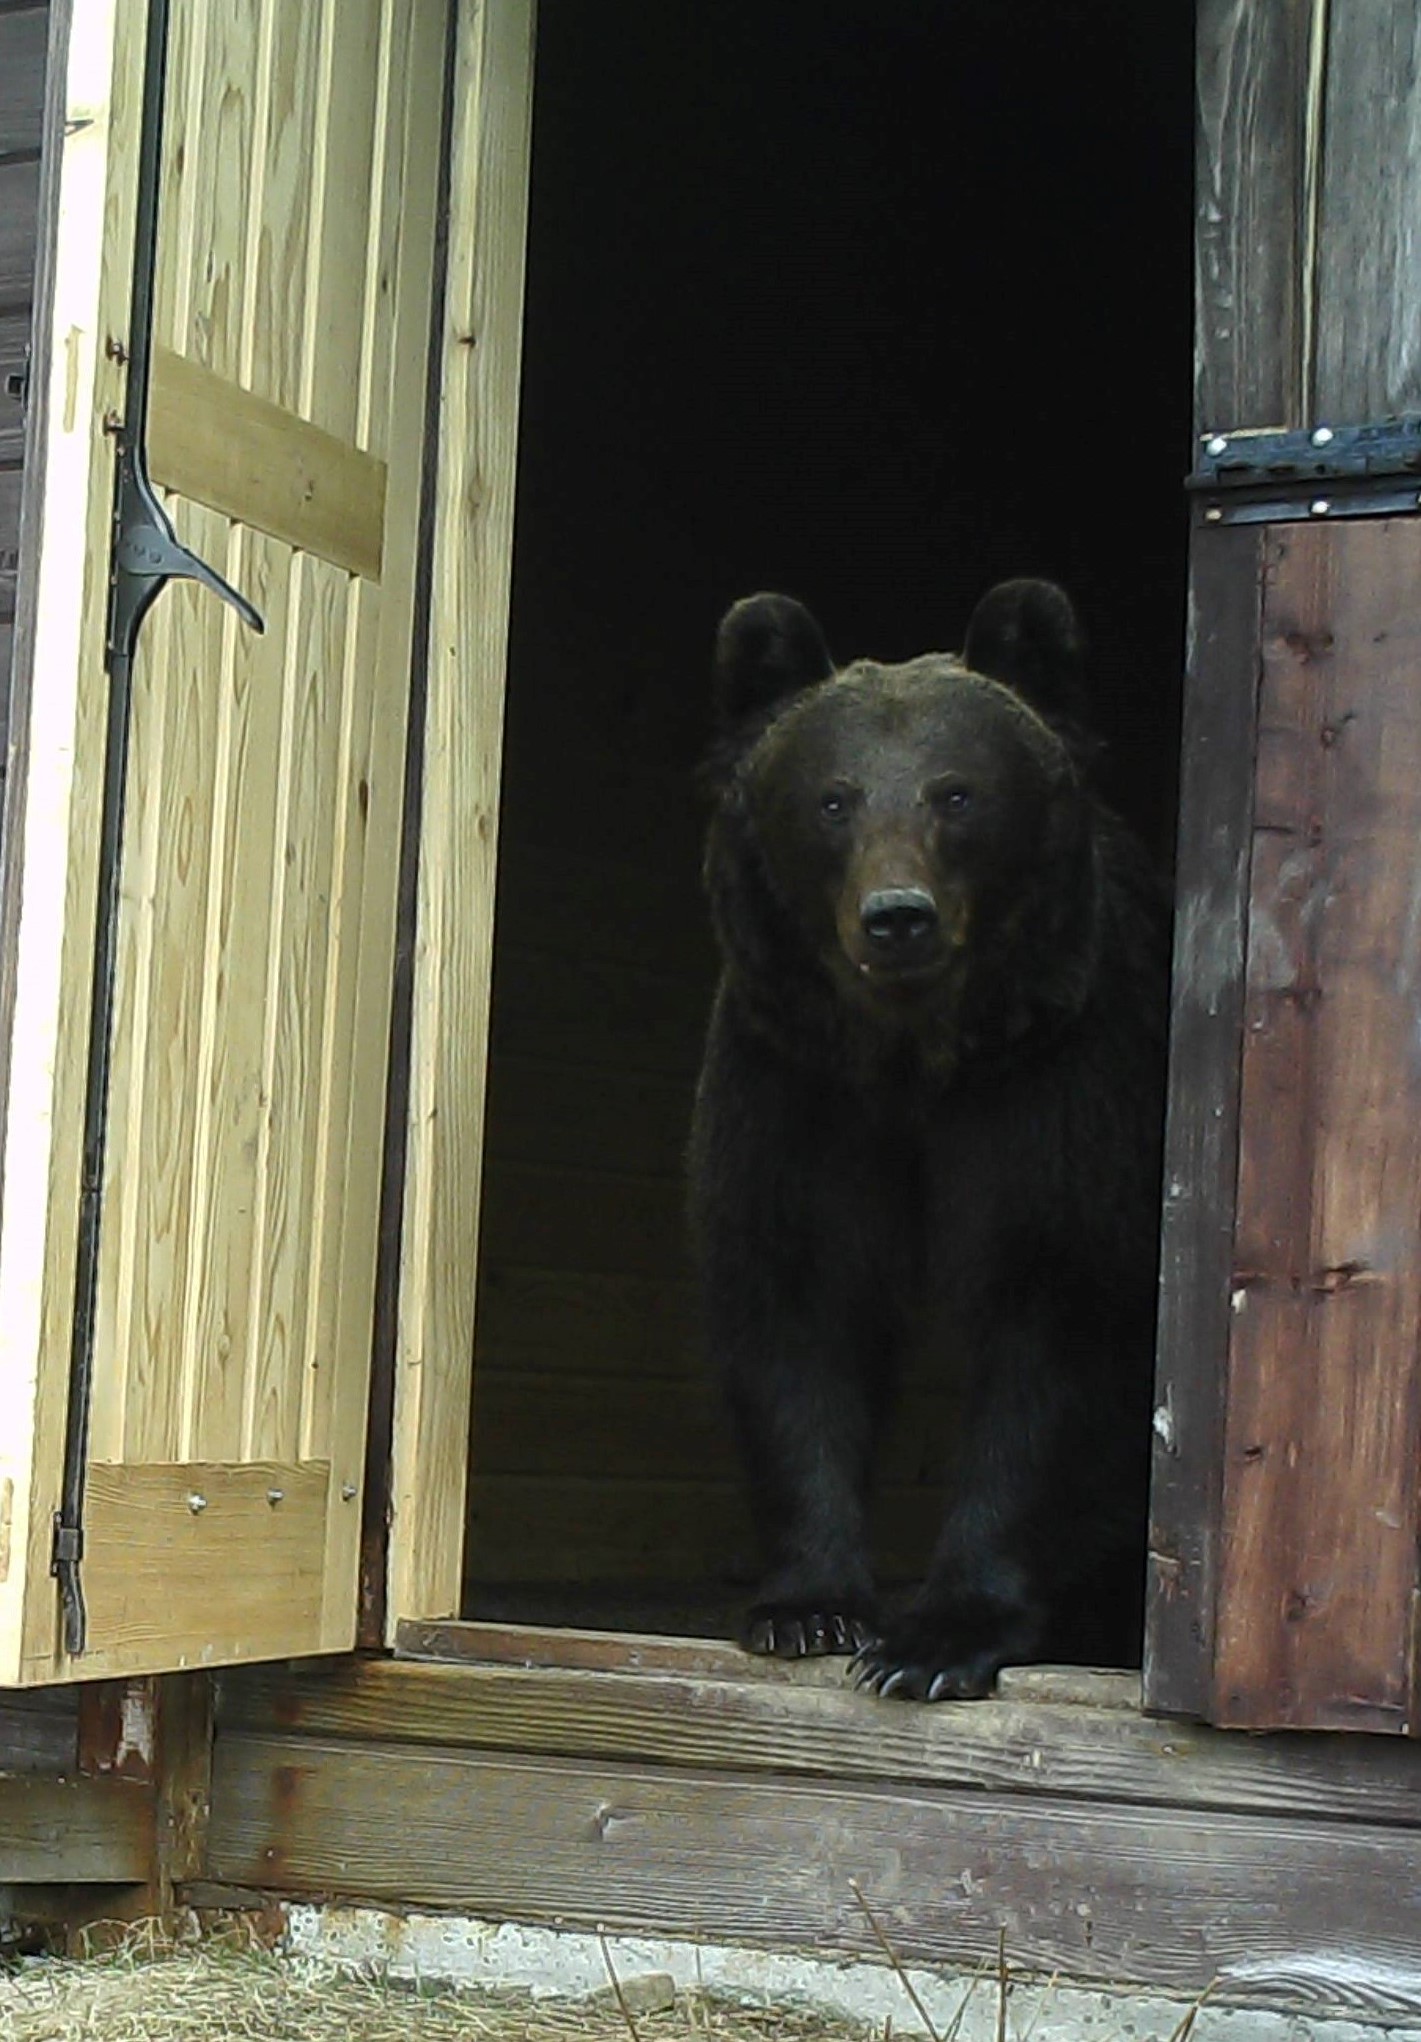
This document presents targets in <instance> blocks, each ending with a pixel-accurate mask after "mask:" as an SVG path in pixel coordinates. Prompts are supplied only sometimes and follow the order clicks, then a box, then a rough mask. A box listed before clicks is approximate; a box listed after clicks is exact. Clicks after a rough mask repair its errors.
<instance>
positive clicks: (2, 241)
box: [0, 156, 40, 308]
mask: <svg viewBox="0 0 1421 2042" xmlns="http://www.w3.org/2000/svg"><path fill="white" fill-rule="evenodd" d="M39 177H40V173H39V163H38V161H37V160H36V159H35V158H34V157H30V158H28V159H27V158H25V157H23V156H22V157H21V158H20V159H19V160H18V161H12V162H4V163H0V305H3V306H5V307H7V308H8V307H12V306H15V305H24V304H27V303H28V302H29V300H30V298H31V297H32V296H33V294H34V283H35V260H36V250H37V247H38V237H39Z"/></svg>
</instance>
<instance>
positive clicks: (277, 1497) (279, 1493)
mask: <svg viewBox="0 0 1421 2042" xmlns="http://www.w3.org/2000/svg"><path fill="white" fill-rule="evenodd" d="M285 1495H286V1491H285V1490H284V1489H268V1490H267V1492H266V1500H267V1502H268V1503H269V1504H270V1505H271V1507H272V1509H273V1510H275V1508H276V1506H277V1504H278V1503H280V1502H281V1501H282V1499H283V1498H284V1497H285Z"/></svg>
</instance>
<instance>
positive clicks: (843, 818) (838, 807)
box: [819, 787, 854, 822]
mask: <svg viewBox="0 0 1421 2042" xmlns="http://www.w3.org/2000/svg"><path fill="white" fill-rule="evenodd" d="M853 806H854V797H853V790H852V789H851V788H848V787H830V788H827V789H826V790H825V792H824V793H823V794H821V795H820V797H819V813H820V814H821V815H822V816H823V818H824V820H825V821H826V822H847V821H848V819H849V817H850V815H851V814H852V813H853Z"/></svg>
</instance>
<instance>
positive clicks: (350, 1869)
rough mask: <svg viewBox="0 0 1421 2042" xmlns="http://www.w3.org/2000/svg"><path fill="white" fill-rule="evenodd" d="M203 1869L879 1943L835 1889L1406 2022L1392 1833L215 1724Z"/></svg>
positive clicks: (1400, 1882)
mask: <svg viewBox="0 0 1421 2042" xmlns="http://www.w3.org/2000/svg"><path fill="white" fill-rule="evenodd" d="M904 1713H905V1716H906V1715H907V1713H908V1712H907V1711H906V1710H905V1712H904ZM208 1876H209V1877H210V1878H211V1879H213V1880H215V1881H216V1882H218V1883H219V1884H225V1885H233V1886H243V1887H251V1888H259V1889H268V1890H270V1889H275V1890H279V1891H283V1892H287V1893H291V1894H300V1893H320V1894H325V1895H332V1896H341V1897H350V1898H359V1899H368V1900H372V1901H375V1902H381V1903H398V1904H401V1905H407V1906H416V1907H419V1906H427V1907H451V1908H460V1909H468V1910H470V1911H472V1912H475V1913H478V1914H482V1915H488V1916H492V1917H495V1918H502V1919H509V1920H515V1921H525V1922H529V1921H532V1922H537V1921H554V1920H555V1921H558V1922H561V1923H565V1924H567V1925H568V1926H584V1927H588V1928H592V1927H596V1926H599V1925H602V1926H605V1927H607V1928H610V1929H615V1930H618V1931H624V1932H642V1933H646V1934H651V1935H676V1936H689V1935H697V1936H711V1937H716V1938H723V1939H725V1940H727V1941H738V1942H748V1943H754V1944H759V1945H763V1946H768V1947H770V1948H777V1949H804V1948H809V1949H818V1950H820V1951H824V1952H829V1953H843V1954H846V1955H870V1954H871V1955H881V1947H880V1945H879V1943H878V1940H877V1937H876V1935H875V1931H874V1929H873V1927H872V1926H871V1924H870V1923H869V1921H868V1920H867V1919H866V1918H865V1913H864V1910H863V1907H862V1904H861V1902H860V1900H859V1898H858V1897H857V1895H856V1893H855V1890H854V1889H855V1884H856V1885H857V1887H858V1889H859V1891H860V1892H861V1893H862V1895H863V1896H864V1897H865V1898H866V1899H867V1901H868V1903H869V1905H870V1907H871V1908H872V1909H873V1912H874V1915H875V1917H876V1919H877V1921H878V1923H879V1924H880V1925H881V1927H882V1929H883V1931H884V1933H885V1934H886V1935H887V1936H888V1937H889V1938H891V1940H892V1943H893V1946H894V1948H895V1950H896V1951H897V1952H898V1954H899V1955H900V1956H901V1957H902V1958H903V1959H904V1960H912V1961H914V1962H924V1963H943V1964H962V1963H968V1964H975V1963H980V1962H982V1961H983V1960H990V1959H994V1958H995V1955H996V1952H997V1948H998V1937H999V1934H1000V1932H1001V1931H1002V1930H1003V1929H1005V1931H1006V1934H1007V1947H1008V1954H1009V1956H1010V1958H1011V1960H1012V1961H1013V1962H1014V1963H1016V1964H1018V1965H1021V1966H1024V1967H1027V1968H1029V1969H1032V1970H1040V1971H1059V1972H1060V1973H1062V1974H1064V1975H1066V1976H1070V1977H1074V1978H1082V1979H1102V1980H1106V1979H1108V1980H1110V1981H1111V1982H1113V1983H1114V1984H1116V1985H1117V1986H1124V1987H1131V1986H1133V1987H1141V1986H1144V1985H1150V1986H1153V1987H1155V1988H1157V1989H1165V1990H1177V1991H1182V1992H1189V1993H1193V1992H1199V1991H1202V1990H1203V1989H1204V1988H1205V1987H1206V1986H1210V1985H1214V1986H1215V1987H1216V1989H1218V1990H1221V1992H1222V1994H1223V1995H1225V1996H1227V1995H1228V1994H1230V1993H1231V1992H1232V1991H1234V1990H1238V1991H1240V1992H1242V1993H1244V1994H1257V1995H1258V1996H1260V1997H1267V1998H1269V1999H1270V2000H1273V2001H1276V2000H1277V1999H1278V1998H1280V1997H1287V1998H1290V1999H1293V2000H1295V2001H1297V2002H1300V2003H1303V2004H1309V2003H1310V2004H1314V2005H1319V2004H1321V2005H1329V2006H1335V2005H1336V2004H1337V2003H1338V2001H1339V1998H1341V1999H1342V2000H1343V2001H1345V2002H1346V2003H1348V2004H1350V2005H1352V2006H1354V2007H1358V2008H1362V2007H1365V2008H1366V2009H1367V2010H1369V2011H1383V2010H1385V2011H1387V2012H1389V2013H1390V2014H1391V2016H1392V2017H1393V2018H1400V2017H1403V2012H1404V2013H1405V2014H1409V2015H1410V2016H1412V2017H1414V2016H1415V2015H1416V2014H1417V2013H1421V1988H1418V1989H1416V1990H1414V1991H1413V1990H1412V1989H1411V1987H1410V1986H1409V1985H1408V1983H1407V1981H1409V1980H1414V1979H1415V1978H1416V1968H1415V1944H1414V1932H1413V1931H1414V1924H1413V1915H1414V1907H1413V1906H1412V1904H1411V1903H1412V1901H1413V1899H1414V1896H1415V1894H1416V1893H1417V1891H1418V1888H1421V1834H1418V1833H1417V1832H1415V1831H1408V1830H1401V1829H1384V1828H1375V1827H1370V1826H1363V1825H1345V1824H1340V1823H1332V1824H1328V1823H1321V1822H1316V1821H1284V1820H1278V1819H1276V1818H1266V1817H1257V1816H1239V1815H1232V1814H1220V1813H1216V1812H1211V1811H1203V1810H1198V1809H1187V1810H1185V1809H1176V1810H1173V1811H1171V1812H1170V1813H1169V1815H1168V1816H1165V1815H1163V1814H1162V1813H1161V1811H1160V1810H1159V1809H1158V1808H1131V1807H1124V1806H1107V1807H1102V1806H1098V1805H1092V1804H1091V1803H1088V1802H1084V1801H1080V1800H1067V1799H1064V1798H1060V1797H1051V1796H1046V1795H1040V1796H1036V1795H1026V1794H1022V1793H1020V1792H1018V1793H1010V1794H1003V1793H996V1792H967V1791H960V1790H959V1791H955V1792H954V1791H948V1790H934V1789H929V1788H916V1789H914V1788H909V1787H896V1788H892V1789H888V1788H883V1787H857V1788H855V1787H851V1786H847V1785H843V1784H838V1783H835V1784H829V1783H827V1782H810V1781H804V1780H786V1779H777V1780H775V1781H774V1783H773V1785H770V1784H768V1783H767V1782H766V1781H765V1780H763V1779H759V1778H755V1779H746V1778H737V1777H733V1776H729V1775H724V1774H706V1773H701V1774H694V1773H687V1772H685V1771H681V1770H675V1769H671V1768H651V1767H645V1766H634V1765H629V1764H625V1763H618V1762H616V1761H605V1762H590V1761H585V1760H574V1759H563V1760H546V1761H539V1760H530V1759H524V1758H510V1757H506V1756H483V1755H474V1754H469V1753H463V1752H453V1751H449V1750H447V1749H438V1748H430V1747H419V1748H412V1747H401V1746H391V1745H376V1746H360V1745H352V1744H337V1743H332V1742H328V1741H324V1740H317V1739H312V1738H299V1737H293V1736H290V1735H289V1734H288V1735H253V1734H244V1733H239V1732H232V1731H228V1732H224V1733H221V1734H219V1737H218V1743H217V1757H216V1771H215V1776H214V1786H213V1819H212V1830H211V1836H210V1848H209V1855H208ZM1338 1951H1345V1952H1346V1976H1345V1978H1343V1977H1342V1975H1341V1973H1340V1970H1339V1966H1338V1963H1337V1956H1336V1953H1337V1952H1338ZM1398 1981H1400V1983H1398ZM1399 1998H1400V1999H1401V2001H1403V2002H1404V2008H1403V2007H1399V2006H1398V1999H1399Z"/></svg>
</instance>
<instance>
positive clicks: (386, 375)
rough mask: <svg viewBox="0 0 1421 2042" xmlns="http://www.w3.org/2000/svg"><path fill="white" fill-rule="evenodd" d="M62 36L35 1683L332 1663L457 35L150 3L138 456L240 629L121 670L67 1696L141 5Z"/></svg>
mask: <svg viewBox="0 0 1421 2042" xmlns="http://www.w3.org/2000/svg"><path fill="white" fill-rule="evenodd" d="M70 12H71V15H72V20H71V23H70V33H69V37H68V47H67V51H63V52H61V57H62V63H61V68H60V75H59V76H58V77H57V79H56V82H55V86H54V92H55V95H56V105H55V107H53V108H52V112H55V111H57V112H58V115H59V118H60V119H61V120H62V123H63V126H62V133H63V142H62V147H60V146H58V145H57V156H56V161H55V163H54V164H53V166H52V174H53V176H54V177H55V179H56V180H57V182H56V187H55V189H54V192H53V208H52V226H53V246H52V249H51V251H50V261H51V275H50V280H49V283H48V286H47V297H46V306H45V311H44V318H45V321H46V325H45V329H44V330H43V331H42V332H41V334H40V354H39V363H38V367H37V374H38V375H41V376H42V377H43V379H44V389H43V393H42V400H41V401H42V405H43V435H42V436H43V442H44V446H43V451H44V457H45V459H44V468H43V483H42V487H43V490H44V499H43V531H42V535H41V536H40V539H39V542H38V547H37V561H36V565H35V590H34V605H33V640H34V657H33V673H34V675H35V677H36V678H35V683H34V687H33V700H32V703H31V707H30V716H29V726H28V764H27V772H26V783H27V785H26V800H25V802H24V804H23V813H22V814H21V813H19V812H18V809H17V811H16V821H15V826H16V828H17V829H18V830H21V831H22V833H23V834H22V838H21V839H20V840H19V841H20V843H21V844H22V848H21V849H19V850H18V851H17V853H16V861H15V862H16V863H17V864H18V868H19V869H18V877H19V885H20V889H21V891H20V897H19V900H20V904H19V908H18V912H17V918H16V924H17V925H16V929H15V932H14V939H13V947H12V969H13V972H14V982H13V997H14V1016H13V1022H12V1034H11V1060H10V1094H9V1113H8V1116H7V1123H6V1144H5V1158H4V1160H5V1180H4V1187H3V1189H4V1205H3V1216H0V1681H9V1682H20V1683H25V1682H36V1681H43V1680H51V1679H65V1678H71V1679H72V1678H74V1677H76V1676H77V1675H84V1676H88V1675H96V1674H114V1673H119V1672H132V1671H153V1670H158V1669H162V1668H169V1667H178V1666H184V1665H192V1664H218V1663H222V1662H230V1661H235V1660H239V1659H250V1658H270V1657H274V1656H277V1655H284V1654H295V1653H305V1652H313V1651H318V1650H331V1649H336V1648H340V1647H344V1646H348V1645H349V1644H350V1643H351V1642H352V1639H353V1634H354V1626H355V1615H356V1570H357V1559H358V1545H359V1530H360V1515H361V1485H362V1475H363V1469H362V1461H363V1453H364V1435H365V1421H366V1405H367V1397H368V1379H369V1361H370V1345H371V1323H372V1312H373V1290H374V1272H375V1262H376V1236H377V1224H378V1216H379V1198H380V1167H381V1148H382V1128H383V1113H384V1097H385V1067H386V1058H387V1053H388V1026H389V1008H390V997H391V984H392V975H393V957H394V939H395V907H396V877H397V868H398V863H399V840H400V816H401V791H402V779H403V771H404V751H405V728H406V714H407V707H408V701H409V690H410V674H411V630H412V620H413V610H414V581H415V566H416V549H417V531H418V524H419V492H420V475H421V463H422V458H423V441H424V412H425V391H426V381H427V364H428V357H429V340H430V312H431V292H432V274H433V258H434V239H435V214H436V204H437V185H438V173H439V153H440V128H441V107H442V104H443V72H444V61H445V52H446V40H447V27H448V0H302V4H300V5H292V4H291V0H183V4H181V5H178V6H175V7H174V8H173V11H172V22H171V28H170V32H169V43H168V57H167V95H166V98H167V111H166V121H165V132H164V148H163V170H162V180H161V196H160V208H159V224H158V246H157V272H156V274H157V282H156V313H155V323H154V336H153V337H154V368H153V386H152V397H151V407H150V423H149V436H148V437H149V451H150V464H151V468H152V473H153V477H154V480H155V482H156V483H157V484H158V485H160V487H161V489H162V491H163V493H164V495H165V497H166V501H167V507H168V510H169V513H170V515H171V516H172V518H173V520H174V523H175V525H176V527H177V531H178V534H179V536H180V538H182V539H183V540H184V541H185V542H186V543H187V544H189V545H190V546H191V547H192V548H193V549H194V550H195V551H196V552H198V553H199V554H201V555H202V556H203V557H205V558H206V559H207V560H209V561H210V562H211V563H212V564H213V565H214V566H216V567H217V568H218V569H219V570H220V571H221V572H223V573H224V574H225V575H226V576H227V577H228V579H229V580H230V581H232V582H233V583H234V584H235V585H236V586H238V587H239V588H241V589H242V590H243V591H244V592H246V593H247V594H248V595H249V596H250V598H251V599H252V601H253V602H255V604H256V605H257V607H258V608H259V609H260V610H261V611H262V613H263V615H264V616H265V619H266V631H265V634H264V635H262V636H257V635H255V634H253V633H251V632H249V631H248V630H247V629H246V628H245V626H243V624H242V623H241V622H240V621H239V620H238V618H237V617H236V616H235V615H234V614H233V613H232V612H231V611H230V610H228V609H226V608H225V607H223V606H222V605H220V604H219V603H218V602H217V601H215V600H214V598H213V597H212V596H211V595H210V594H208V593H206V592H205V591H203V590H202V589H200V588H195V587H193V586H192V585H190V584H175V585H173V586H172V587H170V588H168V589H167V590H165V591H164V593H163V594H162V595H161V596H160V597H159V599H158V602H157V604H156V606H155V608H154V609H153V611H152V612H151V613H150V615H149V617H148V619H147V621H146V622H145V624H144V626H143V631H142V635H141V638H140V641H139V655H138V659H137V663H136V669H135V682H134V703H133V722H132V739H131V753H130V761H129V773H128V798H127V816H126V824H125V835H124V842H123V866H122V874H123V877H122V900H121V909H120V922H119V935H118V966H117V984H116V1010H115V1025H114V1030H113V1043H114V1053H113V1070H112V1084H111V1095H110V1107H109V1114H108V1121H107V1156H106V1168H105V1175H104V1186H103V1201H102V1233H101V1248H100V1277H99V1300H98V1317H97V1342H96V1373H95V1379H94V1392H93V1409H92V1426H91V1432H90V1443H89V1457H88V1470H87V1500H86V1508H85V1519H86V1551H85V1559H84V1563H83V1567H84V1584H85V1592H86V1599H87V1604H88V1613H89V1643H88V1650H87V1652H86V1654H85V1656H84V1657H83V1659H82V1660H81V1661H78V1662H75V1661H71V1660H68V1659H66V1657H65V1655H64V1651H63V1648H62V1642H61V1638H60V1629H59V1625H58V1621H57V1601H56V1595H55V1589H54V1584H53V1582H52V1581H51V1579H50V1576H49V1555H50V1542H51V1524H52V1518H53V1513H54V1510H55V1507H56V1505H57V1502H58V1485H59V1471H60V1463H61V1458H62V1447H63V1432H64V1408H65V1388H66V1381H67V1373H68V1358H69V1340H70V1327H71V1317H72V1310H73V1290H74V1281H73V1279H74V1244H75V1242H74V1235H75V1220H74V1216H75V1211H76V1185H77V1176H78V1163H79V1137H80V1130H81V1122H82V1114H83V1093H84V1083H83V1073H84V1062H85V1054H86V1047H87V1045H86V1040H85V1036H86V1030H87V1016H88V984H89V975H90V971H91V967H92V957H93V937H94V917H95V903H94V891H95V875H96V870H97V863H96V860H97V844H96V838H97V825H98V811H99V803H98V788H99V784H100V776H101V772H102V758H103V717H104V705H105V699H106V682H105V675H104V666H103V635H104V609H105V580H106V566H107V522H108V516H109V509H110V504H111V500H112V488H113V474H112V450H111V442H110V438H109V436H108V435H107V434H106V431H105V420H106V418H107V417H109V416H110V415H111V414H112V413H114V412H116V411H119V412H121V410H122V403H123V389H124V385H123V357H124V354H125V352H126V349H125V322H126V320H127V318H128V285H129V278H130V275H131V262H132V245H133V215H134V176H133V172H134V163H135V146H136V139H137V117H138V95H139V91H140V86H141V74H142V39H143V29H144V21H145V16H146V8H145V6H144V5H143V4H142V0H73V4H72V8H71V10H70Z"/></svg>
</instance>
